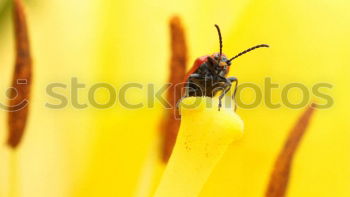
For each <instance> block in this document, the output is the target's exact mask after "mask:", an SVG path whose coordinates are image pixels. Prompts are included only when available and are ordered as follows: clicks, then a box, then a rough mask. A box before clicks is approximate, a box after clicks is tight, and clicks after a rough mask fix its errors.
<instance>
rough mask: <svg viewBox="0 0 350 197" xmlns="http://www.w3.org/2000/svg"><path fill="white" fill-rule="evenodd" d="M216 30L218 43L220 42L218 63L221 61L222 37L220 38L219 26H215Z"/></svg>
mask: <svg viewBox="0 0 350 197" xmlns="http://www.w3.org/2000/svg"><path fill="white" fill-rule="evenodd" d="M215 27H216V29H217V30H218V34H219V42H220V56H219V63H220V61H221V55H222V37H221V31H220V28H219V25H217V24H215Z"/></svg>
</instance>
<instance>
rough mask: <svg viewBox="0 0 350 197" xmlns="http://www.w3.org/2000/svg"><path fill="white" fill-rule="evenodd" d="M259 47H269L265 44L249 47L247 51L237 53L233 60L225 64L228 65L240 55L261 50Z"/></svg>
mask: <svg viewBox="0 0 350 197" xmlns="http://www.w3.org/2000/svg"><path fill="white" fill-rule="evenodd" d="M261 47H269V45H267V44H259V45H256V46H253V47H251V48H249V49H247V50H245V51H242V52H240V53H238V54H237V55H236V56H234V57H233V58H231V59H229V60H228V61H227V62H228V63H230V62H231V61H232V60H234V59H236V58H237V57H239V56H241V55H244V54H246V53H248V52H250V51H252V50H254V49H257V48H261Z"/></svg>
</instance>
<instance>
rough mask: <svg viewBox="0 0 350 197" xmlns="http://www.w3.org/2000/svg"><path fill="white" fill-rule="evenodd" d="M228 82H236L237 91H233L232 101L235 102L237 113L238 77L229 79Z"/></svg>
mask: <svg viewBox="0 0 350 197" xmlns="http://www.w3.org/2000/svg"><path fill="white" fill-rule="evenodd" d="M227 79H228V80H230V81H231V83H232V82H235V90H234V91H233V95H232V99H233V101H234V102H235V111H236V110H237V103H236V93H237V87H238V79H237V78H236V77H228V78H227Z"/></svg>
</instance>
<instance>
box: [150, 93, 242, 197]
mask: <svg viewBox="0 0 350 197" xmlns="http://www.w3.org/2000/svg"><path fill="white" fill-rule="evenodd" d="M217 106H218V99H216V98H214V99H212V98H206V97H202V98H199V97H190V98H186V99H184V100H183V101H182V104H181V118H182V119H181V126H180V131H179V135H178V138H177V141H176V144H175V147H174V150H173V153H172V155H171V157H170V160H169V163H168V165H167V167H166V169H165V172H164V175H163V177H162V180H161V182H160V185H159V187H158V189H157V191H156V194H155V197H195V196H198V194H199V192H200V191H201V189H202V187H203V185H204V183H205V182H206V180H207V179H208V177H209V175H210V174H211V172H212V170H213V169H214V167H215V166H216V164H217V163H218V161H219V160H220V158H221V157H222V155H223V154H224V152H225V151H226V149H227V147H228V145H230V144H231V143H232V142H233V141H235V140H237V139H239V138H240V137H241V136H242V134H243V121H242V120H241V118H240V117H239V116H238V115H237V114H236V113H235V112H234V111H233V109H232V107H229V108H221V110H220V111H219V110H218V107H217Z"/></svg>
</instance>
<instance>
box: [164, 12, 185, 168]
mask: <svg viewBox="0 0 350 197" xmlns="http://www.w3.org/2000/svg"><path fill="white" fill-rule="evenodd" d="M170 38H171V42H170V44H171V59H170V73H169V83H170V84H171V86H170V88H169V90H168V92H167V100H168V102H169V103H170V104H171V105H172V109H167V110H166V114H165V117H164V119H163V120H162V122H161V128H160V129H161V132H162V160H163V161H164V162H167V161H168V159H169V157H170V155H171V152H172V150H173V146H174V144H175V140H176V137H177V133H178V130H179V126H180V120H179V118H180V115H179V111H178V109H177V107H176V104H177V102H178V101H179V99H180V98H181V89H182V86H181V85H176V84H180V83H182V82H183V79H184V76H185V74H186V63H187V45H186V39H185V32H184V28H183V25H182V23H181V20H180V18H179V17H177V16H174V17H172V18H171V20H170ZM175 85H176V86H175Z"/></svg>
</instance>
